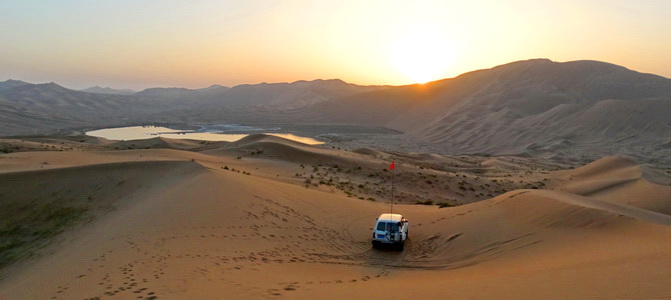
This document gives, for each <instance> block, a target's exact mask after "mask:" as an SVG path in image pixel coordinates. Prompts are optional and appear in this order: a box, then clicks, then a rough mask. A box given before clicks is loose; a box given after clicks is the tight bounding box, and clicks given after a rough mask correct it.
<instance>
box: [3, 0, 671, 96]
mask: <svg viewBox="0 0 671 300" xmlns="http://www.w3.org/2000/svg"><path fill="white" fill-rule="evenodd" d="M531 58H549V59H551V60H554V61H560V62H563V61H573V60H583V59H589V60H599V61H605V62H610V63H614V64H617V65H622V66H625V67H627V68H629V69H632V70H636V71H639V72H645V73H654V74H658V75H661V76H665V77H667V78H671V1H668V0H639V1H630V0H589V1H587V0H563V1H537V0H533V1H532V0H509V1H494V0H470V1H466V0H463V1H456V0H440V1H421V0H416V1H407V0H406V1H395V0H384V1H377V0H366V1H360V0H357V1H349V0H338V1H318V0H314V1H307V0H306V1H281V0H276V1H273V0H244V1H221V0H219V1H214V0H200V1H199V0H190V1H187V0H153V1H149V0H133V1H131V0H115V1H102V0H70V1H65V0H49V1H43V0H39V1H34V0H16V1H15V0H0V80H2V81H4V80H6V79H19V80H24V81H28V82H32V83H42V82H56V83H59V84H61V85H63V86H66V87H69V88H75V89H82V88H86V87H90V86H95V85H98V86H109V87H112V88H131V89H136V90H141V89H144V88H148V87H156V86H164V87H171V86H175V87H188V88H200V87H207V86H210V85H212V84H221V85H226V86H233V85H237V84H244V83H259V82H293V81H296V80H312V79H318V78H321V79H331V78H339V79H342V80H345V81H347V82H351V83H356V84H364V85H374V84H386V85H402V84H411V83H416V82H426V81H431V80H437V79H442V78H450V77H454V76H457V75H459V74H462V73H465V72H468V71H472V70H477V69H483V68H491V67H494V66H496V65H501V64H505V63H509V62H512V61H517V60H524V59H531Z"/></svg>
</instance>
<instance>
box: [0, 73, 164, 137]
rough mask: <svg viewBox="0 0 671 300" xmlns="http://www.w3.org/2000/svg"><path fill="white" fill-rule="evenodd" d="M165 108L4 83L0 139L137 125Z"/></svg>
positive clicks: (128, 99)
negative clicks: (3, 137)
mask: <svg viewBox="0 0 671 300" xmlns="http://www.w3.org/2000/svg"><path fill="white" fill-rule="evenodd" d="M165 106H166V105H159V103H158V102H156V101H154V102H152V101H140V100H138V99H137V98H134V97H132V96H122V95H104V94H94V93H85V92H80V91H74V90H70V89H67V88H64V87H62V86H60V85H58V84H55V83H53V82H52V83H46V84H29V83H25V82H21V83H17V82H16V81H12V82H8V81H5V82H3V83H1V84H0V135H26V134H45V133H50V132H54V131H57V130H63V129H72V128H83V127H99V126H114V125H122V124H127V123H137V122H141V120H142V119H143V118H142V117H143V116H145V115H148V114H150V113H152V112H156V111H161V110H162V109H167V108H166V107H165ZM168 106H169V107H176V106H175V105H172V104H170V105H168Z"/></svg>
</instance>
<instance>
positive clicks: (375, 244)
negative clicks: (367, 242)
mask: <svg viewBox="0 0 671 300" xmlns="http://www.w3.org/2000/svg"><path fill="white" fill-rule="evenodd" d="M379 248H380V242H378V241H373V249H379Z"/></svg>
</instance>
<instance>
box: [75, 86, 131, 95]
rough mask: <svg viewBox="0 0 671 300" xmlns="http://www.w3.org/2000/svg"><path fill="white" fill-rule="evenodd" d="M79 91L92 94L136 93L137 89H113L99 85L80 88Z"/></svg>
mask: <svg viewBox="0 0 671 300" xmlns="http://www.w3.org/2000/svg"><path fill="white" fill-rule="evenodd" d="M81 92H85V93H94V94H107V95H132V94H135V93H137V91H134V90H130V89H113V88H109V87H99V86H94V87H90V88H86V89H83V90H81Z"/></svg>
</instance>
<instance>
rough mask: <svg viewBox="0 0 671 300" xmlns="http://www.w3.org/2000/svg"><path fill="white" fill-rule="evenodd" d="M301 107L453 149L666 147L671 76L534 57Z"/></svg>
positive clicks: (616, 150) (622, 150) (555, 151)
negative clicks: (442, 78)
mask: <svg viewBox="0 0 671 300" xmlns="http://www.w3.org/2000/svg"><path fill="white" fill-rule="evenodd" d="M304 115H306V116H308V118H311V119H312V120H326V121H327V122H336V123H346V124H352V123H354V124H365V125H377V126H386V127H389V128H392V129H397V130H401V131H404V132H405V133H406V136H407V137H409V138H412V139H414V140H416V141H418V142H422V143H425V144H428V145H431V146H432V147H435V149H438V150H442V151H447V152H460V153H489V154H535V155H539V154H545V155H559V154H561V153H566V154H571V155H575V154H577V155H583V154H584V155H589V156H591V155H604V154H629V155H635V156H638V155H643V156H648V155H652V156H659V155H660V153H667V152H668V150H664V151H662V152H660V149H664V148H663V147H662V145H664V144H665V143H667V144H668V143H669V141H671V118H669V117H668V116H671V80H670V79H668V78H664V77H660V76H657V75H652V74H642V73H639V72H635V71H632V70H629V69H626V68H624V67H621V66H616V65H613V64H608V63H603V62H597V61H574V62H566V63H558V62H552V61H550V60H547V59H535V60H528V61H519V62H514V63H510V64H506V65H502V66H498V67H494V68H492V69H487V70H479V71H474V72H470V73H466V74H463V75H460V76H458V77H455V78H451V79H445V80H440V81H435V82H430V83H427V84H424V85H409V86H401V87H390V88H388V89H385V90H378V91H372V92H368V93H364V94H358V95H353V96H349V97H344V98H339V99H333V100H329V101H325V102H322V103H317V104H315V105H313V106H312V107H310V109H309V110H306V111H305V112H304ZM595 150H596V152H594V151H595ZM668 154H671V153H668Z"/></svg>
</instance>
